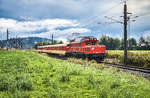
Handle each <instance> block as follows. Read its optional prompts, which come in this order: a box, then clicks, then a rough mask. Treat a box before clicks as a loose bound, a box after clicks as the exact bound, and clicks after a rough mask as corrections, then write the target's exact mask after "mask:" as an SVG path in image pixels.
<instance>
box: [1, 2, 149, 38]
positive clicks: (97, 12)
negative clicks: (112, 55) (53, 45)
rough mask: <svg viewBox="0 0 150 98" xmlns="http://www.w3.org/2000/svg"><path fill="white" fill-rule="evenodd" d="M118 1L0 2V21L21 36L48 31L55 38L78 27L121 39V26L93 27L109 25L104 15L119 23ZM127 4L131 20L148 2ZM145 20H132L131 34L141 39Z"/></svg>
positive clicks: (120, 14) (145, 27)
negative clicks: (54, 35) (54, 34)
mask: <svg viewBox="0 0 150 98" xmlns="http://www.w3.org/2000/svg"><path fill="white" fill-rule="evenodd" d="M121 1H123V0H0V12H1V14H0V18H1V19H2V18H3V19H4V20H3V21H4V22H3V23H4V24H5V26H6V27H9V26H10V31H13V32H15V33H16V34H17V33H19V34H20V33H21V34H22V36H23V35H24V36H25V35H26V36H28V35H36V36H38V34H41V35H40V36H46V34H49V35H47V36H50V34H52V32H53V33H54V32H57V34H58V35H57V34H56V36H57V37H58V36H60V35H62V34H66V33H65V32H68V31H69V30H72V32H75V31H76V30H79V28H80V31H84V30H83V29H86V30H87V31H88V30H90V31H91V32H97V31H100V32H101V33H103V34H108V35H111V36H112V37H116V36H117V37H123V25H121V24H105V25H104V24H97V23H98V22H102V23H105V22H108V21H109V22H112V20H108V19H106V18H104V16H109V17H112V16H113V17H112V18H114V19H116V20H120V21H123V18H122V17H120V16H123V3H122V4H119V3H120V2H121ZM127 4H128V12H131V13H132V15H133V17H134V16H136V15H138V16H140V15H142V14H143V13H146V12H149V10H150V0H127ZM6 18H8V20H9V21H8V20H7V21H6ZM56 20H57V21H56ZM74 20H75V21H74ZM1 21H2V20H1ZM149 21H150V18H149V15H146V16H144V17H143V16H142V17H139V18H136V22H135V23H131V27H130V28H131V30H130V32H131V33H132V34H131V35H134V36H136V35H140V36H141V35H142V32H144V31H148V30H150V27H149ZM7 22H8V23H7ZM61 22H62V24H61ZM66 22H67V23H66ZM37 24H38V25H37ZM0 25H1V24H0ZM82 28H83V29H82ZM5 29H6V28H5ZM73 29H74V30H73ZM5 31H6V30H5ZM78 32H79V31H78ZM88 32H89V31H88ZM68 34H69V33H68ZM87 34H89V33H87ZM91 35H92V34H91ZM95 35H96V36H98V37H101V36H100V35H102V34H99V32H98V33H97V34H95ZM135 38H136V37H135Z"/></svg>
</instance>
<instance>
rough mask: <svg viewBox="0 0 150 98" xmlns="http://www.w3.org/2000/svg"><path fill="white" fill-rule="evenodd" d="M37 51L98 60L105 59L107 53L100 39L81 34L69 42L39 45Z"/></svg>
mask: <svg viewBox="0 0 150 98" xmlns="http://www.w3.org/2000/svg"><path fill="white" fill-rule="evenodd" d="M37 51H38V52H44V53H51V54H58V55H65V56H73V57H80V58H88V59H94V60H96V61H99V60H102V59H104V57H105V55H106V47H105V45H98V40H97V39H96V38H95V37H93V36H80V37H77V38H75V39H72V40H70V43H69V44H58V45H44V46H38V47H37Z"/></svg>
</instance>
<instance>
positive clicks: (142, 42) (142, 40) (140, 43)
mask: <svg viewBox="0 0 150 98" xmlns="http://www.w3.org/2000/svg"><path fill="white" fill-rule="evenodd" d="M144 43H145V39H144V37H140V39H139V45H140V46H142V45H143V44H144Z"/></svg>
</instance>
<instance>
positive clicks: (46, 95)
mask: <svg viewBox="0 0 150 98" xmlns="http://www.w3.org/2000/svg"><path fill="white" fill-rule="evenodd" d="M75 60H76V59H74V60H72V59H71V60H60V59H56V58H51V57H46V56H42V55H40V54H38V53H36V52H31V51H0V97H1V98H150V93H149V92H150V82H149V81H148V80H146V79H144V78H143V77H141V76H137V75H133V74H129V73H125V72H122V71H121V70H119V69H117V68H112V67H107V66H105V65H100V64H99V65H97V63H95V62H94V61H91V62H92V63H88V62H86V60H85V61H84V62H80V61H75ZM96 66H97V67H98V68H97V67H96Z"/></svg>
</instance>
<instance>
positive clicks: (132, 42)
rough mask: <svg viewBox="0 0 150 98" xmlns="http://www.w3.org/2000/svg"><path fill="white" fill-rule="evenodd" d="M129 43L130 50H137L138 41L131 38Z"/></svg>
mask: <svg viewBox="0 0 150 98" xmlns="http://www.w3.org/2000/svg"><path fill="white" fill-rule="evenodd" d="M128 41H129V49H130V50H134V49H136V47H137V42H136V39H134V38H130V39H129V40H128Z"/></svg>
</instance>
